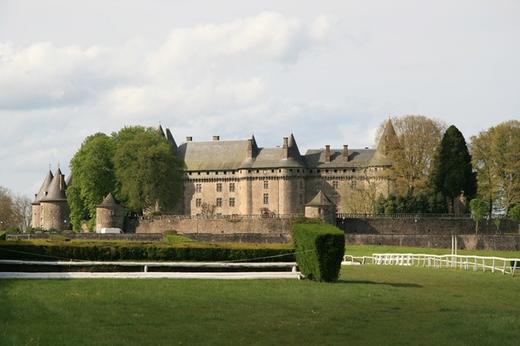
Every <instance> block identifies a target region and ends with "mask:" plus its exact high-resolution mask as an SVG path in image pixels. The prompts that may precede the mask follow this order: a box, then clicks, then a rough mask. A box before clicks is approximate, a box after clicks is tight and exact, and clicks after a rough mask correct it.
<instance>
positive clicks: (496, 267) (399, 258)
mask: <svg viewBox="0 0 520 346" xmlns="http://www.w3.org/2000/svg"><path fill="white" fill-rule="evenodd" d="M344 262H345V263H352V262H358V263H361V264H375V265H398V266H418V267H431V268H454V269H464V270H473V271H478V270H482V271H483V272H485V271H488V270H489V271H491V272H492V273H495V272H501V273H502V274H511V275H513V276H514V275H515V271H516V269H519V267H520V258H504V257H487V256H472V255H455V254H452V255H431V254H413V253H381V254H377V253H375V254H373V255H372V256H351V255H345V257H344Z"/></svg>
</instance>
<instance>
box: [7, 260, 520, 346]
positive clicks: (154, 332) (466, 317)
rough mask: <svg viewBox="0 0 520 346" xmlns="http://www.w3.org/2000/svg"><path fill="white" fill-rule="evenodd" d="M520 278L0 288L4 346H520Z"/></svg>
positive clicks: (398, 273) (421, 271) (403, 272)
mask: <svg viewBox="0 0 520 346" xmlns="http://www.w3.org/2000/svg"><path fill="white" fill-rule="evenodd" d="M519 292H520V278H518V277H511V276H503V275H499V274H491V273H489V272H488V273H482V272H465V271H455V270H448V269H442V270H433V269H426V268H415V267H411V268H403V267H390V266H385V267H382V266H381V267H378V266H359V267H347V268H344V269H343V271H342V276H341V281H340V282H339V283H335V284H323V283H315V282H309V281H305V280H304V281H297V280H294V281H289V280H283V281H194V280H170V281H168V280H119V281H118V280H83V281H81V280H75V281H74V280H68V281H67V280H61V281H50V280H41V281H28V280H19V281H16V280H6V281H0V345H128V344H132V345H145V344H146V345H171V344H221V345H229V344H235V345H238V344H253V345H294V344H299V345H308V344H309V345H317V344H321V345H332V344H337V345H345V344H351V345H379V344H390V345H442V344H445V345H518V344H520V299H519V297H520V295H519Z"/></svg>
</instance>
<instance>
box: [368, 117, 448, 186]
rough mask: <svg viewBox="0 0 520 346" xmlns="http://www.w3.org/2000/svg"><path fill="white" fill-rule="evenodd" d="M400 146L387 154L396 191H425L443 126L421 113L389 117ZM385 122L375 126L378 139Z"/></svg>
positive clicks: (441, 123)
mask: <svg viewBox="0 0 520 346" xmlns="http://www.w3.org/2000/svg"><path fill="white" fill-rule="evenodd" d="M392 123H393V125H394V128H395V131H396V133H397V137H398V139H399V143H400V148H399V149H397V150H394V152H392V153H391V154H390V155H391V156H392V159H393V160H394V167H393V169H392V170H393V176H394V178H395V184H396V189H397V192H398V193H400V194H403V193H405V192H412V193H414V192H424V191H426V190H428V182H429V174H430V170H431V166H432V162H433V158H434V157H435V153H436V151H437V148H438V146H439V143H440V141H441V138H442V134H443V133H444V130H445V129H446V125H445V124H444V123H443V122H441V121H439V120H435V119H431V118H428V117H425V116H423V115H403V116H399V117H395V118H392ZM385 124H386V121H385V122H383V123H381V125H379V128H378V131H377V135H376V138H377V140H378V141H379V138H380V137H381V134H382V133H383V130H384V127H385Z"/></svg>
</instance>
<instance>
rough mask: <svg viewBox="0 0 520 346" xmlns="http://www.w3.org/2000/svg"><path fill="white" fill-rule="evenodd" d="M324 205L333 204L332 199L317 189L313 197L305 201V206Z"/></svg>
mask: <svg viewBox="0 0 520 346" xmlns="http://www.w3.org/2000/svg"><path fill="white" fill-rule="evenodd" d="M326 205H334V203H332V201H331V200H330V199H329V198H328V197H327V195H325V194H324V193H323V191H321V190H320V191H319V192H318V193H317V194H316V196H314V198H313V199H312V200H311V201H310V202H309V203H307V204H306V205H305V206H309V207H322V206H326Z"/></svg>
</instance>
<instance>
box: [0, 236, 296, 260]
mask: <svg viewBox="0 0 520 346" xmlns="http://www.w3.org/2000/svg"><path fill="white" fill-rule="evenodd" d="M293 252H294V250H293V249H292V248H290V247H287V246H277V247H275V246H271V247H269V246H262V247H258V246H251V245H249V246H248V245H246V244H240V245H215V244H204V243H184V244H165V243H155V244H154V243H138V242H132V243H130V242H128V243H125V242H117V243H115V242H112V243H111V242H84V241H69V242H65V241H2V242H0V258H2V259H18V260H40V261H45V260H47V261H51V260H91V261H119V260H139V261H237V260H253V259H254V261H255V262H272V261H281V262H285V261H294V255H292V253H293ZM284 254H288V255H286V256H280V257H271V256H279V255H284ZM264 257H268V258H264ZM259 258H264V259H259Z"/></svg>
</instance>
